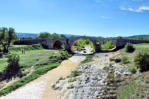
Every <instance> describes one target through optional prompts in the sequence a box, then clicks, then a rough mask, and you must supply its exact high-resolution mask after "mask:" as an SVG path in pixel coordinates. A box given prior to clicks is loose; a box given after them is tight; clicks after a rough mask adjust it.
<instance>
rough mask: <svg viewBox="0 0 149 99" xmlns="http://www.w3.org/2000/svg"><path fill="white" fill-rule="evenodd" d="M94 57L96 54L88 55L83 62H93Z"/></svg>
mask: <svg viewBox="0 0 149 99" xmlns="http://www.w3.org/2000/svg"><path fill="white" fill-rule="evenodd" d="M93 57H94V55H87V56H86V58H85V60H83V61H82V62H81V64H85V63H88V62H91V61H92V60H93Z"/></svg>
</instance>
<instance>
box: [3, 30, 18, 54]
mask: <svg viewBox="0 0 149 99" xmlns="http://www.w3.org/2000/svg"><path fill="white" fill-rule="evenodd" d="M15 39H17V36H16V34H15V30H14V29H13V28H5V27H3V28H0V45H2V47H3V52H4V53H8V48H9V47H10V44H11V42H12V41H13V40H15Z"/></svg>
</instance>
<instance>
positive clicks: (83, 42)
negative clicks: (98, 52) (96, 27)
mask: <svg viewBox="0 0 149 99" xmlns="http://www.w3.org/2000/svg"><path fill="white" fill-rule="evenodd" d="M86 45H89V46H90V47H91V48H92V52H94V51H95V46H94V44H93V43H92V42H91V41H90V40H88V39H83V38H81V39H78V40H77V41H76V42H75V43H74V45H73V50H77V51H81V50H82V49H83V48H85V46H86Z"/></svg>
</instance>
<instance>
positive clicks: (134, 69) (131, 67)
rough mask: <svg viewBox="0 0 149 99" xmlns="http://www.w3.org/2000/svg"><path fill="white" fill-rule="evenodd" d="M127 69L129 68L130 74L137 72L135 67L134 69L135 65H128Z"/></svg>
mask: <svg viewBox="0 0 149 99" xmlns="http://www.w3.org/2000/svg"><path fill="white" fill-rule="evenodd" d="M128 70H129V71H130V72H131V73H132V74H135V73H136V72H137V69H136V67H134V66H129V67H128Z"/></svg>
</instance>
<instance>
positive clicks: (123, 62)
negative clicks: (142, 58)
mask: <svg viewBox="0 0 149 99" xmlns="http://www.w3.org/2000/svg"><path fill="white" fill-rule="evenodd" d="M121 63H122V64H127V63H129V61H128V57H127V56H122V59H121Z"/></svg>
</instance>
